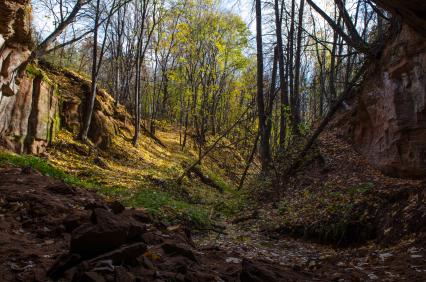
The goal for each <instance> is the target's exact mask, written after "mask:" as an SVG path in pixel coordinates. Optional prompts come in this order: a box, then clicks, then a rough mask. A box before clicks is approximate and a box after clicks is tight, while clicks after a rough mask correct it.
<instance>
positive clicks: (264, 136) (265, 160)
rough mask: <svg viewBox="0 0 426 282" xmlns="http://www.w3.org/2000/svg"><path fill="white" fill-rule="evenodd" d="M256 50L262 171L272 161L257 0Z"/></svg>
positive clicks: (260, 12) (258, 2)
mask: <svg viewBox="0 0 426 282" xmlns="http://www.w3.org/2000/svg"><path fill="white" fill-rule="evenodd" d="M256 46H257V47H256V50H257V95H256V98H257V111H258V118H259V132H260V148H259V153H260V159H261V162H262V171H263V172H264V173H266V172H267V171H268V168H269V165H270V162H271V149H270V144H269V136H268V130H267V126H266V121H267V120H266V119H267V116H266V111H265V101H264V87H263V83H264V77H263V71H264V66H263V38H262V3H261V0H256Z"/></svg>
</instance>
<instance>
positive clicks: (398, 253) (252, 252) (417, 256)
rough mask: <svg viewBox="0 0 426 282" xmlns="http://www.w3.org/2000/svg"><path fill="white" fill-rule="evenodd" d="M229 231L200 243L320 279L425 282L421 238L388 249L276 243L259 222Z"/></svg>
mask: <svg viewBox="0 0 426 282" xmlns="http://www.w3.org/2000/svg"><path fill="white" fill-rule="evenodd" d="M225 232H226V233H227V234H226V235H225V234H217V233H215V234H212V233H211V234H209V235H208V236H202V237H198V238H197V239H196V243H197V244H198V245H199V246H200V247H204V248H206V247H208V246H218V247H220V248H221V249H224V250H226V251H227V252H228V253H229V254H231V253H237V254H239V255H240V256H242V257H247V258H251V259H262V260H266V261H269V262H271V263H274V264H279V265H282V266H287V267H291V268H292V269H294V270H296V271H298V270H300V271H309V272H313V273H314V274H315V277H314V278H313V279H314V280H318V281H325V280H328V281H426V259H425V258H426V249H425V247H424V246H422V245H421V242H422V240H420V238H417V240H415V239H408V240H405V241H402V242H400V243H399V244H397V245H395V246H392V247H388V248H380V247H379V246H377V245H375V244H373V243H371V244H369V245H366V246H362V247H359V248H345V249H343V248H333V247H332V246H325V245H320V244H316V243H312V242H307V241H303V240H297V239H293V238H290V237H282V238H280V239H273V238H270V237H267V236H265V235H263V234H262V232H260V228H259V225H258V224H257V223H256V221H251V222H246V223H245V224H240V225H235V224H228V225H227V229H226V230H225ZM230 261H232V260H230ZM235 261H236V262H237V260H235Z"/></svg>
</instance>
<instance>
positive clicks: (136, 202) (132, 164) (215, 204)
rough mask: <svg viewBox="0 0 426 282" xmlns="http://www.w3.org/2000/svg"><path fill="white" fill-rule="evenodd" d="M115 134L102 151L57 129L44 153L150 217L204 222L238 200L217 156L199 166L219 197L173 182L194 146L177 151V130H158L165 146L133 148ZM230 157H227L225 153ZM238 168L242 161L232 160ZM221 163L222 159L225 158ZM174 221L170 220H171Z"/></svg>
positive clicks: (144, 143)
mask: <svg viewBox="0 0 426 282" xmlns="http://www.w3.org/2000/svg"><path fill="white" fill-rule="evenodd" d="M130 134H131V131H130V132H129V134H126V133H121V134H119V135H116V136H114V137H113V139H112V144H111V146H110V147H109V148H108V149H107V150H105V151H102V150H100V149H98V148H96V147H94V146H92V145H91V144H83V143H81V142H80V141H78V139H77V138H76V136H74V135H73V134H72V133H70V132H68V131H66V130H61V131H60V132H59V133H58V136H57V138H56V139H55V141H54V144H53V145H52V146H51V147H50V148H49V150H48V151H47V157H48V160H49V162H50V163H51V164H52V165H53V166H55V167H58V168H60V169H63V170H64V171H65V172H67V173H69V174H71V175H74V176H76V177H79V178H81V179H85V180H87V181H91V182H94V183H99V185H100V187H102V188H100V189H99V190H100V192H101V193H103V194H105V195H106V196H107V197H110V198H114V199H118V200H121V201H123V202H124V203H126V204H127V205H129V206H135V207H140V206H144V207H148V209H150V208H151V209H152V211H153V212H154V213H160V216H162V215H163V213H167V214H168V215H170V214H174V215H175V216H177V217H184V218H185V217H188V220H190V221H191V220H192V221H194V220H195V221H196V222H197V223H201V224H204V223H206V222H210V221H212V220H214V219H218V218H219V217H221V216H222V215H223V214H227V215H228V214H232V213H233V212H234V211H235V212H236V209H238V207H239V205H240V204H242V202H243V200H242V199H240V197H241V196H240V195H239V194H238V193H236V188H235V181H233V180H232V179H231V178H230V177H229V176H228V175H229V174H228V173H227V172H228V171H227V170H226V169H224V168H223V164H222V163H221V162H222V161H218V160H217V156H218V155H219V156H220V155H221V152H220V151H219V152H216V153H215V152H213V154H212V156H214V157H212V158H206V160H205V161H204V162H203V166H202V169H203V172H204V173H206V175H208V176H209V177H210V178H212V179H214V180H215V181H216V182H217V183H218V184H219V185H220V186H221V187H222V188H223V189H224V191H225V192H224V193H223V194H221V193H219V192H218V191H217V190H215V189H214V188H212V187H210V186H207V185H205V184H203V183H201V181H199V179H198V178H196V177H192V178H191V179H189V178H188V177H186V178H185V179H184V181H183V184H182V185H178V184H177V183H176V179H177V178H178V177H179V176H180V175H181V174H182V173H183V172H184V166H185V164H186V165H188V164H190V163H192V162H194V160H195V159H196V158H197V151H196V148H195V145H194V144H192V143H191V142H189V145H188V146H187V147H186V148H185V149H184V150H181V146H180V144H179V131H177V130H176V129H174V128H173V127H172V126H165V127H163V128H162V129H159V130H157V132H156V136H157V138H159V139H160V140H161V142H162V143H163V144H164V145H165V147H163V146H161V145H160V144H158V142H156V141H155V140H154V139H152V138H150V137H147V136H144V135H142V136H141V137H140V140H139V142H138V146H136V147H134V146H133V145H132V144H131V139H132V136H131V135H130ZM226 156H227V157H228V158H229V154H226ZM234 159H235V162H236V163H238V162H240V163H239V164H236V165H239V167H243V162H242V160H241V157H239V156H237V157H234ZM224 161H225V160H224ZM171 217H173V216H171Z"/></svg>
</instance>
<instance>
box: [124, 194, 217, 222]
mask: <svg viewBox="0 0 426 282" xmlns="http://www.w3.org/2000/svg"><path fill="white" fill-rule="evenodd" d="M125 204H126V205H127V206H131V207H141V206H142V207H144V208H146V209H147V210H148V211H149V212H150V213H152V214H154V215H159V216H160V217H162V218H163V219H166V220H167V221H168V222H169V223H172V222H174V221H181V220H185V221H189V222H191V223H192V224H194V225H196V226H206V225H209V224H210V219H209V216H208V212H207V210H206V209H205V207H202V206H198V205H195V204H190V203H187V202H185V201H183V200H180V199H177V198H175V197H173V196H172V195H171V194H169V193H167V192H164V191H160V190H158V189H151V188H149V189H141V190H140V191H139V192H138V193H137V194H136V195H134V196H133V197H131V198H130V199H128V200H126V201H125Z"/></svg>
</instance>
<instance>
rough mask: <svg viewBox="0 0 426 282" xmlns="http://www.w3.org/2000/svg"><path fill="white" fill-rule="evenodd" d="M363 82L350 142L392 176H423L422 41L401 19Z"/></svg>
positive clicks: (425, 52)
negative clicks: (398, 30)
mask: <svg viewBox="0 0 426 282" xmlns="http://www.w3.org/2000/svg"><path fill="white" fill-rule="evenodd" d="M370 73H371V75H367V78H366V80H365V81H364V82H363V85H362V89H361V93H360V94H359V99H358V106H357V113H356V116H355V120H354V143H355V146H356V148H357V149H358V150H359V151H360V152H361V153H362V154H364V155H365V157H366V158H367V159H368V160H369V162H370V163H371V164H373V165H374V166H376V167H377V168H379V169H380V170H381V171H382V172H384V173H385V174H387V175H390V176H395V177H407V178H419V177H426V76H425V73H426V41H425V38H424V37H422V36H421V35H419V33H417V32H416V31H414V30H412V29H411V28H410V27H409V26H407V25H404V26H403V28H402V31H401V32H400V34H398V35H397V36H396V38H395V39H394V40H393V41H392V42H390V43H389V44H387V47H386V48H385V50H384V52H383V54H382V56H381V59H380V62H379V63H377V64H375V68H374V69H373V70H371V72H370Z"/></svg>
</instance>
